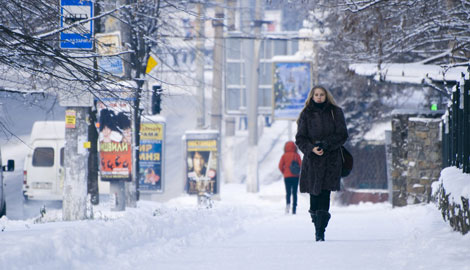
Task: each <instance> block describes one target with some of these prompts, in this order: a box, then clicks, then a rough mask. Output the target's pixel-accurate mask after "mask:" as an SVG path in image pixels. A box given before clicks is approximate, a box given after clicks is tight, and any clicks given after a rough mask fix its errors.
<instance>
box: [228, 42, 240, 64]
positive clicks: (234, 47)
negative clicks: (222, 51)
mask: <svg viewBox="0 0 470 270" xmlns="http://www.w3.org/2000/svg"><path fill="white" fill-rule="evenodd" d="M226 46H227V47H226V51H227V58H229V59H240V57H241V52H240V48H241V40H240V39H238V38H228V39H226Z"/></svg>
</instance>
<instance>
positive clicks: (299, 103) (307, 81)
mask: <svg viewBox="0 0 470 270" xmlns="http://www.w3.org/2000/svg"><path fill="white" fill-rule="evenodd" d="M273 71H274V76H273V79H274V81H273V95H272V96H273V117H274V119H288V120H295V119H297V118H298V117H299V114H300V111H301V110H302V108H303V107H304V104H305V100H306V99H307V96H308V93H309V91H310V89H311V88H312V84H313V81H312V63H311V62H273Z"/></svg>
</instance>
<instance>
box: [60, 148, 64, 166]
mask: <svg viewBox="0 0 470 270" xmlns="http://www.w3.org/2000/svg"><path fill="white" fill-rule="evenodd" d="M60 166H62V167H64V148H63V147H62V148H60Z"/></svg>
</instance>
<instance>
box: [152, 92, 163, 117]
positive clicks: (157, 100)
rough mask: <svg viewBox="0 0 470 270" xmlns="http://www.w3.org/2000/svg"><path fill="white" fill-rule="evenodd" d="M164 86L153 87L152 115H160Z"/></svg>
mask: <svg viewBox="0 0 470 270" xmlns="http://www.w3.org/2000/svg"><path fill="white" fill-rule="evenodd" d="M161 95H162V86H161V85H154V86H152V114H160V111H161V110H162V109H161V102H162V97H161Z"/></svg>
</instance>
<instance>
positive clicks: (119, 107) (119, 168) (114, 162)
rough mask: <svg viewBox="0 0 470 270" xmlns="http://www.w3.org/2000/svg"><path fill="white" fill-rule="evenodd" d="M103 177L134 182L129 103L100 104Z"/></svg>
mask: <svg viewBox="0 0 470 270" xmlns="http://www.w3.org/2000/svg"><path fill="white" fill-rule="evenodd" d="M97 107H98V117H99V137H98V150H99V153H100V175H101V180H102V181H123V180H124V181H131V180H132V179H131V178H132V177H131V175H132V125H131V117H130V115H131V107H130V105H129V103H128V102H126V101H121V100H119V101H118V100H115V101H104V102H98V104H97Z"/></svg>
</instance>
